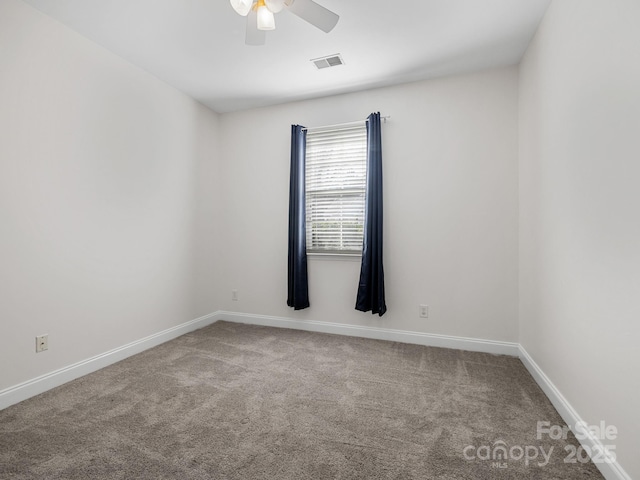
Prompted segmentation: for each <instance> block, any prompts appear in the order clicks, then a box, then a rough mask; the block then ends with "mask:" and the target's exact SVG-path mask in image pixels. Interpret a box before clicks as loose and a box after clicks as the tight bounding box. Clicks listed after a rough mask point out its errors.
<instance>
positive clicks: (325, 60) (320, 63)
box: [311, 53, 344, 70]
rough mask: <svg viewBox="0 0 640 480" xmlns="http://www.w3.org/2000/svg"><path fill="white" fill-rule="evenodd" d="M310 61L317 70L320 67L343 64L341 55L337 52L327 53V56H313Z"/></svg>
mask: <svg viewBox="0 0 640 480" xmlns="http://www.w3.org/2000/svg"><path fill="white" fill-rule="evenodd" d="M311 61H312V62H313V63H314V65H315V66H316V68H317V69H318V70H320V69H322V68H329V67H337V66H338V65H344V60H342V57H341V56H340V54H339V53H336V54H335V55H329V56H328V57H320V58H314V59H312V60H311Z"/></svg>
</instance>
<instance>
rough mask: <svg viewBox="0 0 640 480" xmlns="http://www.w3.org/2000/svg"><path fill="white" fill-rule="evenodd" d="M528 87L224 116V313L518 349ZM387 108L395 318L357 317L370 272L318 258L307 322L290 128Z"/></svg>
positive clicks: (430, 91)
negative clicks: (290, 281)
mask: <svg viewBox="0 0 640 480" xmlns="http://www.w3.org/2000/svg"><path fill="white" fill-rule="evenodd" d="M319 74H320V75H322V74H330V71H329V73H327V72H319ZM517 81H518V79H517V69H516V68H506V69H500V70H493V71H488V72H482V73H477V74H473V75H466V76H459V77H452V78H445V79H440V80H433V81H427V82H419V83H413V84H408V85H402V86H397V87H390V88H383V89H378V90H371V91H366V92H360V93H353V94H347V95H341V96H334V97H329V98H324V99H320V100H310V101H302V102H296V103H291V104H286V105H280V106H274V107H267V108H261V109H254V110H249V111H244V112H237V113H228V114H223V115H221V117H220V119H221V148H222V150H221V167H220V168H221V175H222V177H223V178H224V185H223V186H222V196H223V198H224V199H225V200H224V201H225V211H224V213H223V219H224V220H223V225H224V227H223V228H224V231H225V232H227V233H228V237H227V238H226V243H225V247H224V259H223V260H222V263H221V269H222V270H221V271H222V273H223V280H222V282H221V285H220V286H221V295H222V301H221V307H222V309H224V310H231V311H237V312H244V313H254V314H264V315H274V316H281V317H290V318H301V319H313V320H322V321H329V322H336V323H343V324H351V325H367V326H382V327H386V328H392V329H400V330H409V331H419V332H429V333H438V334H448V335H458V336H465V337H475V338H483V339H492V340H503V341H517V335H518V334H517V294H518V288H517V284H518V274H517V257H518V254H517V232H518V226H517V225H518V224H517V212H518V206H517V203H518V193H517V178H518V177H517V153H518V149H517ZM378 110H379V111H380V112H381V113H382V114H383V115H390V116H391V119H390V121H389V122H388V123H386V124H384V125H383V128H382V134H383V165H384V166H383V169H384V189H385V191H384V202H385V225H384V228H385V231H384V234H385V252H384V254H385V274H386V287H387V305H388V308H389V310H388V312H387V313H386V314H385V315H384V316H383V317H382V318H380V317H378V316H377V315H376V316H372V315H371V314H370V313H362V312H357V311H356V310H355V309H354V306H355V296H356V290H357V284H358V278H359V270H360V264H359V261H355V262H354V261H332V260H313V259H312V260H310V262H309V288H310V300H311V307H310V308H309V309H306V310H303V311H299V312H294V311H293V309H290V308H288V307H287V305H286V299H287V222H288V185H289V155H290V153H289V152H290V129H291V127H290V126H291V124H292V123H299V124H302V125H305V126H310V127H311V126H320V125H326V124H334V123H342V122H346V121H352V120H357V119H364V118H366V116H367V115H368V114H369V113H371V112H373V111H378ZM232 289H237V290H238V292H239V301H238V302H233V301H231V290H232ZM421 303H426V304H428V305H430V318H429V319H423V318H419V316H418V305H419V304H421Z"/></svg>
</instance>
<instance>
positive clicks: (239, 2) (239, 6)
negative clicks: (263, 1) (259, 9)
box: [229, 0, 253, 17]
mask: <svg viewBox="0 0 640 480" xmlns="http://www.w3.org/2000/svg"><path fill="white" fill-rule="evenodd" d="M229 2H230V3H231V6H232V7H233V9H234V10H235V11H236V13H238V15H242V16H243V17H246V16H247V15H248V14H249V11H250V10H251V6H252V5H253V0H229Z"/></svg>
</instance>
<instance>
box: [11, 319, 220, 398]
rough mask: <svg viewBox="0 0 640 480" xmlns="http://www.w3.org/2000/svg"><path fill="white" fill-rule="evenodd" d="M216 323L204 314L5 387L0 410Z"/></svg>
mask: <svg viewBox="0 0 640 480" xmlns="http://www.w3.org/2000/svg"><path fill="white" fill-rule="evenodd" d="M215 321H216V314H214V313H213V314H209V315H205V316H203V317H200V318H196V319H195V320H190V321H188V322H185V323H183V324H181V325H178V326H175V327H172V328H169V329H167V330H164V331H162V332H159V333H155V334H153V335H149V336H148V337H145V338H142V339H140V340H136V341H135V342H131V343H128V344H127V345H123V346H122V347H118V348H115V349H113V350H110V351H108V352H105V353H102V354H100V355H96V356H95V357H91V358H88V359H86V360H83V361H81V362H78V363H74V364H73V365H69V366H67V367H64V368H61V369H59V370H55V371H53V372H50V373H47V374H45V375H41V376H40V377H37V378H34V379H32V380H28V381H26V382H24V383H21V384H19V385H15V386H13V387H9V388H6V389H4V390H2V391H0V410H2V409H3V408H6V407H8V406H10V405H14V404H16V403H18V402H21V401H23V400H26V399H28V398H31V397H34V396H36V395H39V394H41V393H44V392H46V391H47V390H51V389H52V388H55V387H59V386H60V385H63V384H65V383H67V382H70V381H71V380H75V379H76V378H80V377H83V376H84V375H87V374H89V373H92V372H95V371H97V370H100V369H101V368H104V367H107V366H109V365H112V364H114V363H116V362H119V361H120V360H124V359H125V358H127V357H130V356H132V355H135V354H137V353H140V352H143V351H145V350H148V349H149V348H152V347H155V346H157V345H160V344H162V343H165V342H168V341H169V340H173V339H174V338H177V337H179V336H181V335H184V334H185V333H189V332H192V331H193V330H197V329H199V328H202V327H206V326H207V325H210V324H212V323H214V322H215Z"/></svg>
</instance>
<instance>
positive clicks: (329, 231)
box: [305, 122, 367, 255]
mask: <svg viewBox="0 0 640 480" xmlns="http://www.w3.org/2000/svg"><path fill="white" fill-rule="evenodd" d="M366 165H367V128H366V124H365V123H364V122H363V123H360V124H357V125H349V126H334V127H325V128H314V129H309V130H308V131H307V150H306V172H305V174H306V223H307V231H306V234H307V252H308V253H327V254H358V255H359V254H361V253H362V235H363V231H364V200H365V186H366V179H367V166H366Z"/></svg>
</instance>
